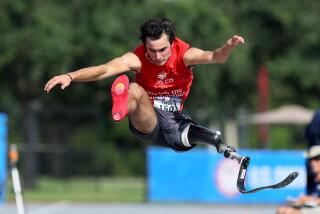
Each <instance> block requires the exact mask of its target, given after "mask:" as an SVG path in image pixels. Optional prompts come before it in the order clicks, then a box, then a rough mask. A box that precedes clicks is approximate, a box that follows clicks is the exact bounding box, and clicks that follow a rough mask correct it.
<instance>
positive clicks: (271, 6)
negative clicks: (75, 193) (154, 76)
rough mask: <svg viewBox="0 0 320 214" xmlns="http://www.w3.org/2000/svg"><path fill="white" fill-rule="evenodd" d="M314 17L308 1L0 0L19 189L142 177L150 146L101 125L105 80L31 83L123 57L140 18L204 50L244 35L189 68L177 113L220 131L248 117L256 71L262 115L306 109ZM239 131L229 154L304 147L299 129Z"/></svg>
mask: <svg viewBox="0 0 320 214" xmlns="http://www.w3.org/2000/svg"><path fill="white" fill-rule="evenodd" d="M319 11H320V1H317V0H309V1H304V2H303V4H302V2H301V1H300V0H291V1H286V0H268V1H267V0H253V1H240V0H229V1H221V0H201V1H199V0H158V1H157V0H104V1H103V0H95V1H88V0H70V1H62V0H46V1H42V0H28V1H25V0H1V1H0V91H1V93H0V112H4V113H6V114H7V115H8V117H9V139H8V141H9V143H16V144H18V146H19V149H20V153H21V161H20V163H19V167H20V169H21V174H22V178H23V179H22V180H23V185H24V186H25V187H26V188H30V189H33V190H34V189H36V188H40V187H39V186H41V181H43V180H50V179H66V178H77V177H93V178H95V179H94V180H96V179H98V178H103V177H136V178H139V179H140V180H143V178H144V177H145V174H146V169H145V161H146V160H145V147H146V146H148V145H149V144H150V142H141V141H140V140H138V139H136V138H134V137H133V136H132V135H131V133H130V132H129V130H128V122H127V120H124V121H123V122H121V123H119V124H115V123H114V122H113V121H112V119H111V104H112V103H111V96H110V85H111V83H112V81H113V80H114V78H110V79H107V80H103V81H99V82H91V83H72V85H71V86H70V87H69V88H67V89H66V90H64V91H62V90H60V89H59V88H58V87H57V88H55V89H54V90H53V91H52V92H51V93H50V94H49V95H48V94H46V93H44V91H43V87H44V85H45V83H46V81H47V80H48V79H49V78H51V77H52V76H54V75H58V74H61V73H66V72H70V71H74V70H77V69H80V68H82V67H88V66H92V65H97V64H102V63H105V62H107V61H108V60H110V59H112V58H114V57H116V56H119V55H121V54H123V53H125V52H127V51H131V50H133V49H134V48H135V47H136V46H137V45H139V44H140V41H139V39H138V37H139V26H140V24H141V23H143V22H144V21H145V20H146V19H148V18H151V17H155V16H166V17H168V18H170V19H171V20H173V21H174V23H175V24H176V27H177V35H178V37H180V38H181V39H183V40H185V41H186V42H188V43H190V44H191V45H192V46H195V47H198V48H202V49H205V50H213V49H216V48H218V47H220V46H221V45H222V44H224V42H226V40H227V39H228V38H230V37H231V36H233V35H234V34H237V35H241V36H243V37H244V38H245V45H244V46H241V47H238V48H236V49H235V50H234V52H233V53H232V55H231V56H230V58H229V60H228V62H227V63H226V64H223V65H202V66H197V67H196V69H195V80H194V83H193V86H192V89H191V93H190V97H189V99H188V101H187V102H186V103H185V109H186V111H187V113H188V114H190V115H191V116H192V117H193V118H194V119H195V120H196V121H198V122H199V123H200V124H203V125H207V126H212V124H214V126H215V127H223V123H224V121H226V120H230V119H231V120H234V119H235V120H237V118H239V117H241V115H244V114H251V113H255V112H256V111H257V110H258V109H257V105H258V102H259V93H258V91H257V81H256V79H257V73H258V70H259V68H261V66H265V67H266V68H267V71H268V75H269V92H268V93H269V95H268V96H269V97H268V106H267V107H268V108H269V109H272V108H277V107H279V106H283V105H287V104H297V105H301V106H304V107H307V108H309V109H315V108H318V107H319V98H320V87H319V82H320V71H319V68H320V61H319V58H320V25H319V23H318V20H319V18H320V17H319V16H320V15H319ZM130 78H131V80H133V73H132V74H131V75H130ZM245 129H246V133H247V134H246V135H245V136H246V137H245V138H242V141H240V147H247V148H262V147H263V148H269V149H297V148H305V147H306V142H305V140H304V137H303V130H304V126H303V125H281V126H269V127H268V133H269V138H268V142H267V144H266V145H261V142H259V139H258V136H257V127H256V126H248V127H246V128H245ZM243 139H244V140H243ZM43 176H45V177H46V178H45V179H43ZM38 178H41V179H40V180H39V179H38ZM142 189H143V187H142ZM142 191H144V190H142Z"/></svg>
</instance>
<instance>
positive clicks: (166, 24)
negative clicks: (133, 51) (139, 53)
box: [140, 18, 176, 44]
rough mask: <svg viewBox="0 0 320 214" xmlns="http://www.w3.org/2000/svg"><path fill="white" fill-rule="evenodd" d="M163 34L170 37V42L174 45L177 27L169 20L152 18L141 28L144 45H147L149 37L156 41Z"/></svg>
mask: <svg viewBox="0 0 320 214" xmlns="http://www.w3.org/2000/svg"><path fill="white" fill-rule="evenodd" d="M162 33H165V34H167V35H168V38H169V42H170V44H172V42H173V40H174V38H175V37H176V27H175V25H174V23H173V22H172V21H171V20H170V19H168V18H152V19H149V20H147V21H146V22H145V23H143V24H142V25H141V26H140V39H141V41H142V42H143V44H145V43H146V38H147V37H149V38H150V39H151V40H156V39H159V38H160V37H161V35H162Z"/></svg>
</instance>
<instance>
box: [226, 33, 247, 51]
mask: <svg viewBox="0 0 320 214" xmlns="http://www.w3.org/2000/svg"><path fill="white" fill-rule="evenodd" d="M227 43H228V45H229V46H230V47H232V48H233V47H235V46H237V45H239V44H244V39H243V37H241V36H238V35H234V36H233V37H232V38H231V39H229V40H228V42H227Z"/></svg>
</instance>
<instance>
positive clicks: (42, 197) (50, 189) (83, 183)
mask: <svg viewBox="0 0 320 214" xmlns="http://www.w3.org/2000/svg"><path fill="white" fill-rule="evenodd" d="M22 191H23V197H24V200H25V201H30V202H54V201H69V202H143V201H144V200H145V191H146V187H145V180H144V179H143V178H67V179H54V178H45V177H44V178H39V179H38V183H37V187H36V188H35V189H23V190H22ZM7 200H8V201H13V200H14V192H13V188H12V184H11V183H10V182H8V186H7Z"/></svg>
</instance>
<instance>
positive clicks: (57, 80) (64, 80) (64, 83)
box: [44, 74, 71, 93]
mask: <svg viewBox="0 0 320 214" xmlns="http://www.w3.org/2000/svg"><path fill="white" fill-rule="evenodd" d="M70 84H71V78H70V77H69V76H68V75H67V74H61V75H59V76H54V77H53V78H51V79H50V80H49V81H48V82H47V84H46V85H45V86H44V91H46V92H47V93H49V92H50V90H51V89H52V88H53V87H54V86H56V85H61V89H62V90H64V89H65V88H66V87H68V86H69V85H70Z"/></svg>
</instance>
